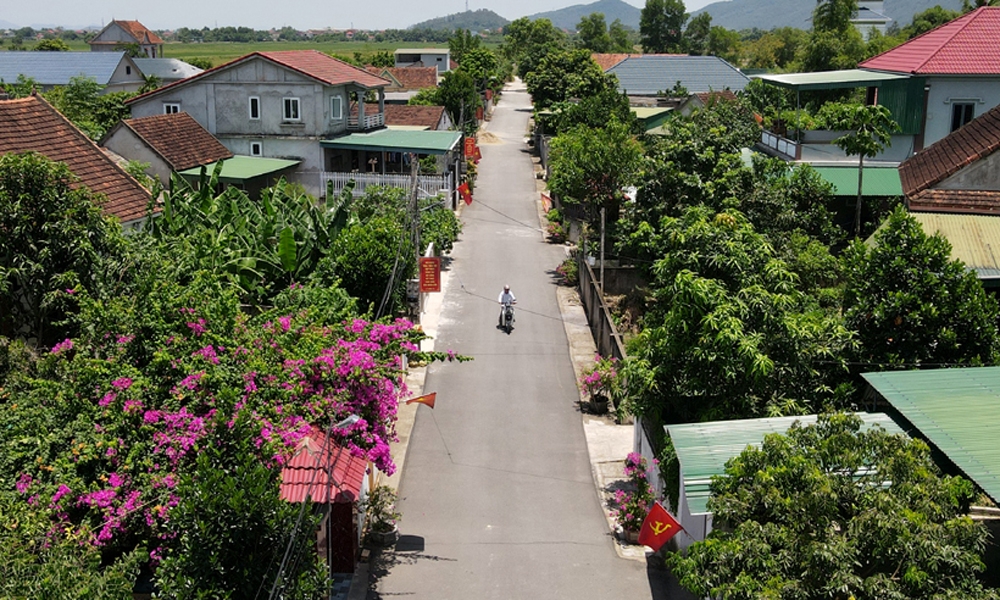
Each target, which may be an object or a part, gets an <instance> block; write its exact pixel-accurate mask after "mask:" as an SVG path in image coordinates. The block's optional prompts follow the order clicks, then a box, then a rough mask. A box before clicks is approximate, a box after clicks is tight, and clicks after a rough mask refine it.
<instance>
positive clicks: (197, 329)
mask: <svg viewBox="0 0 1000 600" xmlns="http://www.w3.org/2000/svg"><path fill="white" fill-rule="evenodd" d="M187 326H188V327H189V328H190V329H191V331H193V332H194V334H195V335H196V336H200V335H201V334H203V333H205V332H206V331H207V329H206V328H205V319H202V318H199V319H198V320H197V321H194V322H190V321H189V322H188V324H187Z"/></svg>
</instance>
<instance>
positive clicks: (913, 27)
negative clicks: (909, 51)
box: [902, 5, 961, 40]
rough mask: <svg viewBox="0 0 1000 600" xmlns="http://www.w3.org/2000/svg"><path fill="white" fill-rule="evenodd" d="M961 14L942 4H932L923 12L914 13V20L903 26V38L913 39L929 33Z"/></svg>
mask: <svg viewBox="0 0 1000 600" xmlns="http://www.w3.org/2000/svg"><path fill="white" fill-rule="evenodd" d="M960 16H961V13H958V12H956V11H953V10H948V9H946V8H941V6H940V5H936V6H932V7H930V8H928V9H927V10H925V11H923V12H919V13H917V14H915V15H913V21H911V22H910V24H909V25H907V26H906V27H904V28H903V31H902V34H903V38H904V39H907V40H912V39H913V38H915V37H917V36H918V35H920V34H922V33H927V32H928V31H930V30H931V29H934V28H935V27H939V26H941V25H944V24H945V23H947V22H948V21H952V20H954V19H957V18H958V17H960Z"/></svg>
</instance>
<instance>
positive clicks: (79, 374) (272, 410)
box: [0, 275, 448, 597]
mask: <svg viewBox="0 0 1000 600" xmlns="http://www.w3.org/2000/svg"><path fill="white" fill-rule="evenodd" d="M293 292H294V290H293ZM295 295H296V294H292V299H291V300H289V301H285V302H282V303H281V306H282V308H281V309H273V310H271V311H267V312H263V313H262V314H259V315H257V316H254V317H248V316H246V315H245V314H244V313H241V312H240V310H239V304H238V300H237V297H236V292H235V291H234V290H232V288H231V287H229V286H225V285H223V284H222V283H220V282H219V281H218V280H216V279H214V278H213V277H211V276H198V277H196V278H195V280H194V281H193V282H191V283H189V284H187V285H184V286H181V285H179V284H176V283H172V282H171V281H169V279H158V278H156V277H154V276H152V275H151V276H150V277H149V278H148V280H147V281H146V283H145V284H144V286H142V285H140V286H138V288H137V290H136V293H135V294H134V295H133V296H124V297H121V298H116V299H112V300H107V301H103V302H97V301H93V300H89V299H88V298H86V297H84V298H80V300H79V301H80V303H81V306H82V307H83V308H82V311H81V317H80V319H81V324H82V326H81V328H80V329H81V331H82V332H83V333H82V335H81V336H79V337H78V338H76V339H67V340H64V341H62V342H59V343H57V344H55V345H54V346H53V347H52V348H51V349H48V350H45V351H44V352H41V353H40V356H39V357H38V362H37V364H36V365H35V367H34V369H35V371H34V372H33V373H24V374H14V373H12V374H11V375H10V376H9V377H8V379H7V381H6V382H5V383H3V384H0V385H4V386H5V387H3V388H0V403H2V406H3V410H0V482H2V485H0V494H4V495H5V496H4V497H5V499H6V501H7V502H8V503H9V502H11V501H12V500H11V499H12V498H13V499H14V500H16V501H17V502H18V503H19V504H18V507H19V508H18V510H20V511H27V513H30V514H31V515H32V519H34V520H35V521H37V520H38V519H42V520H44V522H45V523H47V525H48V526H47V529H46V530H45V531H36V533H34V534H32V535H34V538H33V541H32V543H34V544H35V545H36V546H37V547H48V546H53V545H55V546H57V547H58V546H60V545H61V544H64V543H65V542H66V540H73V542H74V543H76V544H78V545H79V546H84V547H87V548H92V549H95V550H96V551H98V552H99V553H100V556H101V561H100V562H101V564H103V565H105V566H107V565H114V564H116V561H118V560H119V559H120V558H121V557H126V556H131V555H132V553H133V552H134V551H136V550H137V549H138V550H139V551H141V552H142V553H144V554H143V560H147V557H148V560H147V563H146V564H147V565H148V567H149V568H150V569H152V570H153V571H154V572H155V570H156V569H157V567H159V566H160V563H161V561H162V562H163V564H164V565H165V566H167V567H169V568H165V569H163V570H161V573H164V572H170V573H172V574H174V575H175V576H178V577H179V576H180V575H183V577H185V578H186V579H185V580H184V581H187V582H188V583H189V584H190V585H191V586H193V587H194V588H195V589H205V587H204V586H205V585H207V584H206V582H210V581H213V580H217V581H219V582H225V581H228V582H229V583H228V587H227V588H226V589H228V590H229V591H228V592H227V593H231V594H236V595H237V596H239V595H240V593H239V592H238V591H234V589H233V583H232V582H233V580H234V579H238V578H239V577H238V576H237V574H236V573H234V572H232V571H231V565H232V564H241V565H243V569H245V573H246V574H249V576H250V577H249V578H250V579H252V581H251V582H249V583H247V586H248V589H249V588H252V590H251V591H250V594H251V595H252V594H253V593H254V591H253V590H256V589H258V586H260V585H262V582H263V581H264V580H267V579H268V578H269V577H270V578H271V579H273V578H274V577H277V566H278V564H279V563H280V562H281V556H280V555H279V556H278V557H277V559H276V560H275V558H274V556H275V554H276V553H277V554H280V553H282V552H283V551H284V549H285V544H284V543H283V541H284V540H283V538H282V536H286V537H287V535H288V534H289V532H290V530H291V529H292V527H291V523H289V519H292V521H294V517H295V514H296V513H297V512H298V510H297V508H295V507H288V506H286V505H283V504H281V503H280V502H278V500H277V499H278V482H279V480H280V476H279V475H280V470H281V467H282V464H283V463H284V462H285V461H286V460H287V458H288V457H289V456H290V455H291V453H292V451H293V450H294V448H295V447H296V444H297V443H298V442H299V441H300V440H302V438H303V437H304V436H305V435H306V434H307V433H308V431H309V430H310V426H311V425H312V424H316V425H319V426H327V425H329V424H331V423H334V422H339V421H341V420H342V419H344V418H345V417H347V416H348V415H352V414H356V415H358V416H360V417H361V419H360V420H359V421H357V423H355V424H353V425H351V426H349V427H347V428H346V429H344V430H338V431H335V432H334V436H335V438H336V439H337V440H338V442H339V443H341V444H342V445H344V446H345V447H346V448H348V449H349V450H350V451H351V452H352V453H353V454H355V455H357V456H363V457H365V458H367V459H369V460H371V461H372V462H373V463H374V465H375V466H377V467H378V468H379V469H380V470H382V471H383V472H386V473H392V472H393V470H394V469H395V466H394V464H393V461H392V457H391V456H390V453H389V442H390V441H392V440H393V439H394V437H395V429H394V427H395V421H396V407H397V405H398V402H399V400H400V398H401V397H403V396H404V395H405V394H406V393H407V391H406V388H405V385H404V384H403V381H402V377H401V376H402V372H401V358H400V357H401V355H404V354H405V355H409V356H410V357H411V359H412V360H434V359H443V358H446V357H447V356H448V355H445V354H440V355H439V354H434V353H422V352H420V351H419V349H418V344H419V342H420V340H421V339H422V337H423V334H422V333H421V332H420V331H419V330H418V329H416V328H415V327H414V325H413V324H412V323H410V322H409V321H406V320H396V321H392V322H379V323H373V322H369V321H365V320H361V319H355V318H347V319H344V320H341V321H339V322H336V323H329V322H324V320H318V319H317V318H315V317H316V315H317V314H321V315H323V316H324V317H327V318H328V317H329V316H330V315H331V310H330V307H329V306H326V307H317V308H316V309H312V308H309V307H308V305H304V306H305V307H303V308H299V309H298V310H293V309H294V308H295V307H296V302H295V301H294V297H295ZM298 295H299V296H301V297H303V298H307V297H311V296H310V295H309V294H298ZM345 311H346V309H345ZM220 478H221V479H220ZM262 480H263V481H264V483H263V484H262V483H261V481H262ZM209 481H211V482H212V483H211V487H209V488H208V489H206V482H209ZM240 481H242V482H243V484H240ZM251 483H253V484H254V486H255V487H253V489H247V490H241V487H243V486H244V485H246V486H249V485H250V484H251ZM227 486H230V487H231V489H230V488H227ZM227 489H229V492H228V495H227V494H222V496H221V498H223V499H229V500H230V502H229V503H236V504H238V503H241V502H242V503H245V504H247V507H246V509H245V510H241V511H237V512H234V513H233V514H232V515H231V521H232V522H231V523H228V524H227V523H220V522H218V514H216V513H217V512H218V511H214V512H213V511H210V510H208V508H207V507H208V506H209V505H213V504H219V503H220V502H221V504H222V505H227V504H229V503H227V502H222V501H221V500H220V498H211V497H210V496H212V491H213V490H219V492H222V491H223V490H227ZM244 496H253V498H250V499H249V500H248V498H246V497H244ZM0 505H2V504H0ZM254 511H256V512H257V513H259V514H247V513H248V512H249V513H254ZM201 512H204V513H205V514H201ZM210 513H211V514H210ZM199 519H204V522H202V521H199ZM179 522H182V523H183V526H180V525H179V524H178V523H179ZM227 525H229V526H227ZM255 527H256V528H257V529H256V530H255V529H254V528H255ZM302 530H303V531H305V532H306V534H305V535H306V537H307V538H308V537H309V536H310V535H312V534H311V533H308V532H310V531H311V529H309V526H308V524H307V525H306V526H305V527H303V528H302ZM234 531H239V533H240V536H241V537H239V538H236V537H234V535H235V534H234V533H233V532H234ZM198 536H202V537H203V538H212V539H198ZM299 545H300V546H303V547H308V546H309V545H310V544H299ZM193 547H218V548H220V549H224V550H228V551H229V552H230V554H232V555H233V556H238V557H240V560H236V561H229V562H226V561H227V558H226V557H225V556H223V557H221V558H216V559H215V561H216V562H217V563H218V564H212V563H211V562H209V563H206V562H205V561H200V562H197V563H196V561H194V560H192V558H191V557H190V556H189V555H190V552H189V551H190V549H191V548H193ZM220 551H222V550H220ZM255 553H256V554H255ZM171 561H175V562H173V563H171ZM178 561H180V562H181V563H184V561H187V564H186V565H185V564H180V565H178V564H177V562H178ZM254 561H257V564H254ZM296 564H297V569H298V570H299V572H297V573H294V572H293V573H286V575H285V576H286V577H287V578H288V580H289V581H292V582H293V583H290V584H287V585H286V586H285V588H284V589H285V592H284V594H285V596H286V597H295V596H299V595H302V596H307V595H308V594H309V593H311V591H310V590H313V589H315V588H314V587H310V586H311V585H314V584H315V583H316V581H315V580H316V577H314V575H316V569H317V565H316V563H315V561H312V562H310V561H309V560H305V561H301V560H300V561H296ZM7 568H9V565H8V566H5V563H4V561H3V559H0V580H2V579H4V575H5V572H4V570H5V569H7ZM269 569H270V570H269ZM179 574H180V575H179ZM295 582H299V583H301V585H299V586H298V587H296V585H297V584H295ZM302 582H306V583H308V585H307V584H306V583H302ZM176 583H177V581H176V580H173V581H171V582H166V586H165V587H167V588H170V587H171V586H173V585H176ZM267 585H268V586H270V585H271V581H268V582H267ZM162 587H164V586H162V585H161V588H162Z"/></svg>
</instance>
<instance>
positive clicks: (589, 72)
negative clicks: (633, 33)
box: [524, 50, 617, 109]
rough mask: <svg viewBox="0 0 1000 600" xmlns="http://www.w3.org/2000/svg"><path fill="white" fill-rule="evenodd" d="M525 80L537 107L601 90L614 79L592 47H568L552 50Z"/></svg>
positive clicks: (542, 107)
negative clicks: (580, 48)
mask: <svg viewBox="0 0 1000 600" xmlns="http://www.w3.org/2000/svg"><path fill="white" fill-rule="evenodd" d="M524 83H525V84H526V86H527V88H528V93H529V94H531V99H532V101H533V102H534V104H535V108H536V109H544V108H548V107H550V106H552V105H553V104H554V103H556V102H562V101H565V100H569V99H571V98H586V97H587V96H589V95H592V94H596V93H599V92H601V91H602V90H604V89H606V88H607V87H609V86H611V85H612V80H611V79H610V76H608V75H605V74H604V71H602V70H601V67H599V66H598V65H597V63H596V62H594V60H593V59H592V58H591V57H590V52H589V51H587V50H564V51H559V52H552V53H550V54H549V55H548V56H546V57H545V58H543V59H542V60H541V61H539V63H538V65H537V66H536V68H535V70H534V71H532V72H531V73H528V75H527V77H525V78H524ZM614 87H616V88H617V85H616V84H615V85H614Z"/></svg>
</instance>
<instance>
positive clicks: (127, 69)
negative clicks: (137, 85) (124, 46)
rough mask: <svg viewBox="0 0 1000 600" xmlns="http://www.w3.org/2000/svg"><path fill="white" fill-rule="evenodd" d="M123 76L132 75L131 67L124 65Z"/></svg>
mask: <svg viewBox="0 0 1000 600" xmlns="http://www.w3.org/2000/svg"><path fill="white" fill-rule="evenodd" d="M125 74H126V75H131V74H132V67H130V66H128V65H125Z"/></svg>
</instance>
